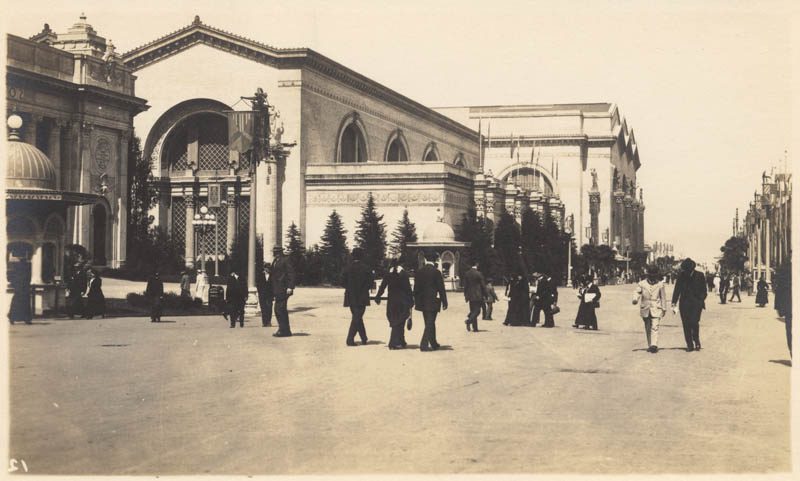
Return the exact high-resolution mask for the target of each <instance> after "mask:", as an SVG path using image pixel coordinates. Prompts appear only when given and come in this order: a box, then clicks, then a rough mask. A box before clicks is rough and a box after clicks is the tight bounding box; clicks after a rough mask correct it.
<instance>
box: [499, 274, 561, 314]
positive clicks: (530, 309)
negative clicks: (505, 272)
mask: <svg viewBox="0 0 800 481" xmlns="http://www.w3.org/2000/svg"><path fill="white" fill-rule="evenodd" d="M505 294H506V297H507V298H508V311H506V318H505V320H504V321H503V324H504V325H506V326H533V327H536V326H537V325H538V324H539V321H540V320H541V315H542V313H544V324H542V327H555V318H554V317H553V316H554V315H555V314H557V313H558V312H559V308H558V289H557V286H556V282H555V280H554V279H553V278H552V277H551V276H550V275H548V274H546V273H545V274H542V273H534V274H533V275H532V276H531V278H530V282H529V281H528V279H527V278H526V277H525V275H523V274H517V275H515V276H513V277H512V278H511V279H510V280H509V281H508V283H507V285H506V293H505Z"/></svg>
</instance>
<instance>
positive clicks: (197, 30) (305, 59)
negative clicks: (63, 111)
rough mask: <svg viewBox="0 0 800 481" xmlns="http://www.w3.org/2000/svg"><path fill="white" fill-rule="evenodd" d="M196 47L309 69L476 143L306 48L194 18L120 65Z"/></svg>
mask: <svg viewBox="0 0 800 481" xmlns="http://www.w3.org/2000/svg"><path fill="white" fill-rule="evenodd" d="M195 45H207V46H210V47H212V48H215V49H218V50H222V51H224V52H228V53H230V54H233V55H237V56H240V57H243V58H246V59H249V60H252V61H254V62H258V63H261V64H264V65H269V66H271V67H274V68H278V69H310V70H313V71H315V72H318V73H321V74H323V75H325V76H327V77H330V78H332V79H334V80H337V81H339V82H342V83H344V84H345V85H347V86H349V87H352V88H354V89H356V90H359V91H360V92H363V93H364V94H367V95H370V96H372V97H375V98H378V99H381V100H383V101H385V102H387V103H389V104H391V105H394V106H396V107H399V108H402V109H404V110H405V111H407V112H409V113H411V114H412V115H416V116H418V117H422V118H425V119H427V120H430V121H432V122H436V123H437V124H438V125H440V126H442V127H444V128H447V129H448V130H450V131H451V132H454V133H457V134H458V135H464V136H467V137H472V138H474V139H475V142H477V141H478V133H477V132H475V131H474V130H472V129H469V128H468V127H466V126H463V125H461V124H460V123H458V122H456V121H454V120H452V119H450V118H449V117H446V116H444V115H442V114H440V113H439V112H436V111H434V110H432V109H430V108H428V107H426V106H424V105H422V104H420V103H418V102H415V101H413V100H411V99H409V98H408V97H405V96H403V95H401V94H399V93H397V92H395V91H394V90H392V89H390V88H388V87H385V86H383V85H381V84H379V83H378V82H375V81H374V80H372V79H370V78H368V77H366V76H364V75H362V74H360V73H358V72H356V71H354V70H352V69H349V68H347V67H345V66H344V65H342V64H340V63H338V62H335V61H333V60H331V59H329V58H328V57H326V56H324V55H322V54H320V53H317V52H315V51H314V50H311V49H309V48H275V47H272V46H269V45H266V44H264V43H260V42H256V41H255V40H251V39H249V38H245V37H242V36H239V35H235V34H233V33H230V32H226V31H224V30H221V29H218V28H215V27H212V26H210V25H206V24H204V23H203V22H201V21H200V18H199V17H195V19H194V21H193V22H192V23H191V24H190V25H187V26H186V27H183V28H181V29H179V30H177V31H175V32H172V33H170V34H167V35H165V36H163V37H161V38H158V39H156V40H154V41H152V42H150V43H147V44H144V45H142V46H140V47H137V48H135V49H133V50H131V51H129V52H126V53H124V54H123V55H122V62H123V63H124V64H125V66H126V67H128V68H129V69H131V70H132V71H133V72H136V71H138V70H141V69H143V68H145V67H147V66H148V65H152V64H154V63H156V62H159V61H161V60H164V59H166V58H169V57H171V56H173V55H176V54H178V53H180V52H182V51H184V50H187V49H189V48H191V47H193V46H195Z"/></svg>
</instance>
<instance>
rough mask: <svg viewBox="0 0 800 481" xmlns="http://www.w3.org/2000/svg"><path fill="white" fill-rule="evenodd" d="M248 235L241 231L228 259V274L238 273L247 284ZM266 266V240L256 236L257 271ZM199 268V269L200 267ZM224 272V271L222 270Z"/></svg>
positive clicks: (234, 241) (245, 231)
mask: <svg viewBox="0 0 800 481" xmlns="http://www.w3.org/2000/svg"><path fill="white" fill-rule="evenodd" d="M247 244H248V235H247V230H244V231H242V230H240V231H239V235H237V236H236V238H235V239H234V240H233V244H232V245H231V252H230V256H229V257H228V273H231V272H233V271H236V273H237V274H239V276H240V277H241V278H242V279H243V280H244V282H245V283H246V282H247V270H248V266H249V264H248V257H249V256H248V254H247V248H248V245H247ZM263 265H264V239H263V237H262V236H260V235H259V236H256V270H258V268H259V266H263ZM198 268H199V267H198ZM220 271H222V269H220Z"/></svg>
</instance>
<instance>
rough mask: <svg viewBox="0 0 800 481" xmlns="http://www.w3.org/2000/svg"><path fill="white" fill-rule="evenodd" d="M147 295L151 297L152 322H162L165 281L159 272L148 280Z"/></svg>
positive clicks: (145, 292)
mask: <svg viewBox="0 0 800 481" xmlns="http://www.w3.org/2000/svg"><path fill="white" fill-rule="evenodd" d="M144 295H145V297H147V298H148V299H150V322H161V311H162V307H161V303H162V301H163V299H164V283H163V282H162V281H161V276H159V274H158V272H156V273H155V274H153V276H152V277H151V278H150V279H148V280H147V288H146V289H145V291H144Z"/></svg>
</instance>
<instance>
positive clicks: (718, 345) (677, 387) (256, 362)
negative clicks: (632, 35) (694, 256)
mask: <svg viewBox="0 0 800 481" xmlns="http://www.w3.org/2000/svg"><path fill="white" fill-rule="evenodd" d="M631 290H632V288H631V287H630V286H615V287H605V288H603V299H602V308H601V309H600V310H599V311H598V314H599V327H600V330H599V331H597V332H589V331H577V330H574V329H573V328H571V327H570V326H571V324H572V320H573V319H574V313H575V312H576V300H575V298H574V295H573V294H572V292H573V291H572V290H571V289H561V290H560V293H561V294H560V295H561V298H562V303H561V306H562V313H561V314H559V315H558V316H557V318H556V324H557V327H556V328H555V329H542V328H535V329H532V328H526V327H506V326H503V325H502V319H503V316H504V314H505V310H506V309H505V302H502V301H501V302H500V303H498V305H497V309H496V310H495V320H494V321H485V322H480V329H481V332H479V333H469V332H466V330H465V327H464V322H463V319H464V317H465V313H466V310H467V307H466V304H464V303H463V296H461V295H460V294H459V293H451V298H450V302H451V308H450V310H448V311H446V312H445V313H443V315H441V316H440V321H439V323H438V327H437V329H438V337H439V341H440V342H441V343H442V344H443V345H446V346H451V347H452V350H450V349H447V350H442V351H438V352H430V353H423V352H420V351H419V350H416V349H414V350H412V349H409V350H405V351H390V350H389V349H387V347H386V345H385V342H386V341H387V340H388V335H389V329H388V325H387V323H386V321H385V318H384V316H383V312H384V305H381V306H380V307H374V306H373V307H371V308H369V309H368V310H367V315H366V325H367V332H368V334H369V336H370V339H371V342H370V344H369V345H367V346H358V347H346V346H345V342H344V341H345V335H346V332H347V326H348V323H349V311H348V310H347V309H345V308H342V307H340V306H341V299H342V291H341V290H333V289H298V290H297V294H296V295H295V296H294V297H293V298H292V299H291V301H290V308H291V309H292V310H293V311H294V312H293V313H292V314H291V319H292V326H293V330H294V332H295V333H297V334H298V335H297V336H295V337H293V338H289V339H277V338H273V337H272V335H271V334H272V332H273V330H274V329H265V328H262V327H260V322H258V321H255V320H252V321H250V322H248V323H246V324H245V329H240V328H236V329H230V328H228V326H227V323H226V322H225V321H224V320H223V319H222V318H221V317H182V318H181V317H175V318H171V319H168V320H167V319H165V321H168V322H164V323H163V324H151V323H150V322H149V319H146V318H117V319H106V320H102V319H95V320H91V321H87V320H75V321H68V320H50V321H48V320H43V321H38V322H36V323H35V325H32V326H26V325H14V326H11V327H10V331H11V333H10V349H11V396H10V398H11V444H10V456H11V457H12V458H16V459H18V460H19V459H23V460H25V462H26V464H27V466H28V469H29V470H30V472H31V473H47V474H57V473H60V474H162V475H167V474H193V473H195V474H204V473H210V474H325V473H327V474H343V473H492V472H498V473H499V472H502V473H523V472H528V473H555V472H564V473H567V472H569V473H592V472H598V473H661V472H676V473H684V472H693V473H710V472H751V471H752V472H775V471H788V470H789V469H790V451H789V429H788V420H789V396H790V391H789V375H790V368H789V367H787V364H788V359H789V356H788V352H787V349H786V342H785V337H784V325H783V323H782V322H781V321H780V320H777V319H776V316H775V311H774V310H772V309H767V308H765V309H756V308H755V307H754V306H753V297H746V296H744V302H743V303H742V304H728V305H725V306H722V305H719V304H718V303H717V302H718V300H717V299H715V298H713V297H709V303H708V309H707V310H706V311H705V312H704V314H703V320H702V323H701V338H702V341H703V350H702V351H700V352H693V353H687V352H685V351H684V348H685V345H684V342H683V334H682V330H681V328H680V319H679V318H678V317H677V316H673V315H672V314H669V315H668V316H667V318H666V319H665V321H663V323H662V330H661V342H660V347H661V348H662V350H661V351H660V352H659V353H658V354H650V353H648V352H646V351H644V350H643V349H644V348H645V347H646V346H645V337H644V333H643V328H642V321H641V319H640V318H639V317H638V309H637V308H635V307H634V306H631V303H630V296H631ZM414 322H415V324H414V328H413V330H412V331H411V333H410V334H407V340H408V341H409V343H411V344H413V345H415V346H416V345H417V344H418V342H419V338H420V336H421V333H422V329H421V327H422V318H421V316H420V315H419V313H416V314H415V317H414ZM373 343H374V344H373Z"/></svg>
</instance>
